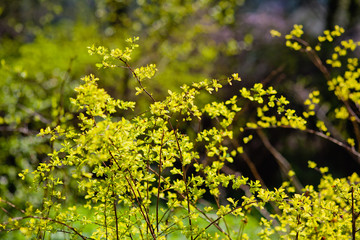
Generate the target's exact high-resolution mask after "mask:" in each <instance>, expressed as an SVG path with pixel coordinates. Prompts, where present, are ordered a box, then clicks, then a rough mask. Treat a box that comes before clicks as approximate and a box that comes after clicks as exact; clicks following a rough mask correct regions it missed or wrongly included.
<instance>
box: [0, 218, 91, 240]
mask: <svg viewBox="0 0 360 240" xmlns="http://www.w3.org/2000/svg"><path fill="white" fill-rule="evenodd" d="M27 218H33V219H40V220H48V221H50V222H54V223H57V224H60V225H63V226H65V227H67V228H69V229H70V230H72V231H73V232H74V233H75V234H76V235H78V236H79V237H81V238H82V239H84V240H85V239H88V237H85V236H83V235H81V234H80V233H79V232H78V231H77V230H76V229H75V228H74V227H72V226H69V225H67V224H66V223H63V222H60V221H58V220H56V219H52V218H49V217H38V216H25V217H15V218H12V219H11V220H12V221H20V220H24V219H27ZM2 224H3V225H6V224H8V222H5V223H2Z"/></svg>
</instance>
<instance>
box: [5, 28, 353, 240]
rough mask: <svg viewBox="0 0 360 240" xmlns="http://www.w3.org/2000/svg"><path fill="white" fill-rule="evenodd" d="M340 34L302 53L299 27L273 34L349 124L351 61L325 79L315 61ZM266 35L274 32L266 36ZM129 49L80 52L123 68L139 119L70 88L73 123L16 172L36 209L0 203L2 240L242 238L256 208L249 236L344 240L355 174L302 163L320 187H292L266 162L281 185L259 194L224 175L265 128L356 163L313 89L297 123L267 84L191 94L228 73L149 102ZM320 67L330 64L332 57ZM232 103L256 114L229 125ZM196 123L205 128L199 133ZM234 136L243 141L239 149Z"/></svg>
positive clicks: (253, 184) (129, 106)
mask: <svg viewBox="0 0 360 240" xmlns="http://www.w3.org/2000/svg"><path fill="white" fill-rule="evenodd" d="M342 32H343V29H341V28H340V27H336V28H335V30H334V31H325V32H324V36H320V37H319V44H318V45H316V46H315V48H312V47H310V45H309V44H308V43H307V42H305V41H304V40H302V39H301V38H300V37H301V35H302V33H303V32H302V27H301V26H297V25H295V27H294V30H293V31H292V32H291V33H290V34H288V35H286V37H285V38H286V39H287V41H286V45H287V46H289V47H291V48H293V49H294V50H296V51H299V50H302V51H304V52H305V53H307V54H308V55H309V56H310V59H311V60H312V61H314V63H315V65H316V66H317V67H318V68H319V69H320V70H321V71H322V72H323V73H324V75H325V77H326V78H327V79H328V85H329V90H330V91H333V92H334V94H335V96H336V97H337V98H338V100H339V103H340V104H342V106H341V107H340V108H336V109H335V110H334V111H335V117H336V118H337V119H342V120H344V121H350V122H351V123H353V124H356V126H357V124H358V119H359V118H358V116H357V114H356V111H354V110H353V108H355V107H356V106H357V104H358V101H359V100H358V89H359V88H358V83H357V81H356V80H357V79H358V78H359V74H360V73H359V70H358V68H357V59H355V58H346V61H347V68H346V69H345V72H344V75H341V74H340V73H339V74H338V75H337V76H334V77H331V75H330V73H329V72H328V71H327V69H326V67H325V66H324V65H323V64H322V62H321V60H320V58H319V57H318V55H317V54H316V51H318V50H319V49H320V48H321V46H320V44H321V43H322V42H324V41H331V40H332V39H333V38H334V37H337V36H339V35H341V33H342ZM272 34H273V35H279V34H278V33H277V32H274V31H272ZM137 40H138V39H137V38H132V39H128V40H127V42H128V47H126V48H125V49H123V50H121V49H111V50H110V49H107V48H105V47H103V46H98V47H96V46H92V47H89V53H90V54H98V55H100V56H101V57H102V62H101V63H98V64H97V66H98V67H99V68H118V67H124V68H126V69H127V70H128V71H130V72H131V74H132V76H133V77H134V79H135V81H136V82H137V83H138V87H137V88H136V95H139V94H145V95H146V96H147V97H148V99H149V107H148V110H147V111H145V112H138V111H137V104H136V102H132V101H125V100H120V99H114V98H112V97H111V96H110V95H109V94H108V93H107V92H106V91H105V90H104V89H102V88H100V87H99V86H98V84H97V82H98V81H99V79H98V78H96V77H95V76H94V75H87V76H85V77H84V78H83V79H82V80H83V83H82V85H80V86H78V87H76V88H75V91H76V92H77V96H76V98H73V99H71V102H72V104H73V106H74V107H75V108H76V112H77V113H76V115H77V119H78V123H77V125H75V126H71V125H66V124H62V125H58V126H56V127H54V128H50V127H48V128H46V129H43V130H41V132H40V134H39V135H40V136H43V137H46V136H48V137H49V141H50V142H51V146H53V148H54V150H53V152H52V153H50V154H49V156H50V159H49V160H48V161H47V162H42V163H40V164H39V165H38V167H37V169H36V170H34V171H33V172H31V173H29V170H27V169H25V170H23V172H22V173H19V176H20V177H21V178H22V179H25V178H29V179H31V181H32V182H33V189H34V190H38V189H40V190H41V191H42V192H43V194H44V198H43V201H42V202H41V203H30V202H29V203H28V204H27V208H26V209H24V210H23V209H20V208H17V207H16V206H15V205H13V204H12V203H10V202H9V201H7V200H5V199H0V200H1V203H2V207H3V208H4V211H5V212H6V210H5V207H7V208H9V207H10V208H16V209H18V211H19V215H18V216H12V217H10V218H9V219H8V220H7V221H6V222H4V223H2V225H1V227H2V228H3V229H4V231H14V230H20V232H21V233H22V234H23V235H25V236H26V237H33V238H35V237H36V238H52V237H56V236H58V235H56V233H63V234H66V235H67V236H69V237H70V238H74V239H88V238H89V239H167V238H171V237H172V236H174V235H173V234H175V233H176V232H180V233H181V235H183V236H185V237H186V238H188V239H192V240H195V239H219V238H222V239H249V236H248V234H247V233H245V232H244V231H243V230H244V227H245V226H246V224H247V222H248V220H247V219H248V218H249V216H250V214H251V212H253V211H257V212H258V213H259V214H260V215H261V221H260V224H261V226H262V230H261V231H260V232H259V237H260V238H261V239H271V237H276V238H281V239H343V238H347V239H348V238H352V239H355V238H356V235H357V234H358V233H357V232H358V216H359V213H360V211H359V207H358V205H359V204H358V203H359V201H360V194H359V190H360V189H359V181H360V178H359V176H358V175H357V174H355V173H354V174H353V175H351V176H349V177H347V178H335V179H334V178H333V177H332V176H331V175H330V174H328V173H327V172H328V169H327V168H326V167H320V168H318V167H317V166H316V163H314V162H311V161H310V162H309V167H310V168H313V169H315V170H318V171H319V172H320V173H321V174H322V179H321V182H320V184H319V185H318V186H317V187H314V186H313V185H308V186H305V187H304V188H302V187H301V185H300V184H299V183H298V180H297V178H296V175H295V172H294V171H293V170H292V169H291V166H290V165H289V163H288V162H287V161H286V160H284V159H281V156H279V155H278V156H277V160H278V161H279V162H280V161H282V163H283V171H284V172H285V173H286V174H287V176H288V179H289V180H288V181H285V182H283V184H282V185H281V186H280V187H279V188H275V189H274V190H269V189H266V188H265V187H264V186H263V185H262V184H261V182H260V180H255V181H252V180H249V179H248V178H247V177H245V176H242V175H239V174H237V173H236V172H233V171H232V170H231V168H229V167H228V166H229V164H232V163H234V162H236V161H237V159H238V158H239V157H240V156H241V155H242V154H243V148H242V146H243V145H244V144H247V143H248V142H250V141H251V139H252V138H253V136H252V135H251V134H250V133H249V132H250V131H251V130H258V133H259V135H260V136H263V137H266V136H264V135H262V134H263V133H262V132H261V129H266V128H292V129H297V130H300V131H303V132H309V133H312V134H315V135H317V136H319V137H322V138H324V139H326V140H329V141H332V142H334V143H335V144H337V145H338V146H340V147H343V148H345V149H347V150H349V151H350V152H351V153H353V154H354V155H355V156H357V157H358V156H359V153H358V151H357V150H356V149H355V143H356V142H357V143H358V141H355V140H354V139H353V138H351V135H352V133H349V138H348V139H347V140H346V141H344V140H342V139H337V138H335V137H333V136H332V134H331V133H330V132H329V131H328V130H327V127H326V125H325V123H324V122H322V121H320V120H317V116H316V108H315V105H316V104H319V102H320V99H319V96H320V92H319V91H317V90H314V91H312V92H311V93H310V94H309V99H308V100H306V101H305V106H307V109H306V111H304V112H303V113H302V114H299V113H297V111H296V110H295V109H292V108H290V107H289V106H290V104H289V103H290V102H289V100H288V99H286V98H285V97H284V96H282V95H279V94H278V93H277V91H276V90H275V89H274V88H273V87H264V86H263V84H261V83H256V84H254V86H253V87H251V88H245V87H244V88H241V89H240V95H239V96H238V95H234V96H231V97H230V98H228V99H227V100H225V101H212V102H210V103H207V104H205V105H204V106H200V104H199V100H198V99H199V98H200V97H201V96H202V95H204V94H212V93H214V92H218V91H219V90H220V89H221V88H223V86H225V85H232V84H236V82H239V81H241V79H240V77H239V76H238V74H237V73H234V74H232V76H231V77H229V78H227V79H223V80H216V79H212V80H204V81H201V82H196V83H193V84H191V85H183V86H181V88H180V90H179V91H168V95H167V97H165V98H164V99H162V100H158V99H156V96H154V95H153V94H152V93H151V92H149V91H148V90H147V89H146V87H145V86H146V81H148V80H149V79H152V78H153V77H154V75H155V74H156V71H157V69H156V66H155V65H154V64H150V65H147V66H144V67H139V68H133V67H132V66H131V64H130V61H131V54H132V52H133V50H134V49H136V47H138V45H137V43H136V41H137ZM358 45H359V44H358V43H354V42H352V41H350V40H349V41H343V42H341V45H340V46H337V47H335V52H336V53H335V54H338V55H341V56H343V55H344V57H345V56H346V53H347V52H348V51H350V50H354V49H355V48H356V47H357V46H358ZM326 62H327V63H328V64H330V65H332V66H333V67H341V66H342V65H341V62H339V61H338V57H336V56H335V55H333V56H332V58H331V59H329V60H327V61H326ZM240 98H243V99H246V100H248V101H251V102H253V103H254V104H256V105H257V106H258V107H257V120H256V121H255V122H247V123H246V124H245V125H244V126H240V127H239V126H237V122H236V119H237V118H238V116H239V115H240V114H241V110H242V106H241V105H240V103H241V102H240V101H239V99H240ZM204 118H208V119H211V120H212V121H213V122H214V124H213V125H211V126H210V127H205V125H203V124H202V121H203V119H204ZM311 118H312V119H313V120H314V119H315V121H316V128H314V129H312V128H310V127H309V126H308V120H309V119H311ZM354 126H355V125H354ZM354 128H355V127H354ZM243 132H245V133H249V134H247V135H246V136H245V137H244V138H243V139H242V141H240V140H239V134H240V133H243ZM356 134H357V133H356V132H355V135H356ZM346 142H347V143H346ZM269 148H271V145H270V146H269ZM273 151H274V155H276V154H279V153H277V152H276V150H275V149H273ZM74 185H75V186H77V188H78V191H79V192H78V194H79V195H80V196H81V200H78V199H76V202H75V204H74V202H73V201H68V200H69V199H71V197H72V193H71V192H70V191H69V189H70V188H69V186H74ZM239 192H241V194H239ZM271 209H273V213H271V212H272V211H271ZM228 215H233V216H234V217H236V219H237V221H238V225H240V229H239V230H238V229H232V228H230V227H229V224H228V222H227V216H228Z"/></svg>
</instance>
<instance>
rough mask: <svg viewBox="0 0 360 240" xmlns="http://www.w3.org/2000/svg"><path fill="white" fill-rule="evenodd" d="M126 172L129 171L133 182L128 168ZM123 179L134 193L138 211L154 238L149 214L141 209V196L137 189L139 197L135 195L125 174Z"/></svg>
mask: <svg viewBox="0 0 360 240" xmlns="http://www.w3.org/2000/svg"><path fill="white" fill-rule="evenodd" d="M128 172H129V176H130V178H131V181H132V182H134V179H133V178H132V176H131V173H130V171H129V170H128ZM125 179H126V181H127V182H128V184H129V186H130V189H131V191H132V192H133V195H134V197H135V199H136V201H137V203H138V205H139V208H140V212H141V214H142V215H143V218H144V220H145V221H146V225H147V226H148V229H149V230H150V233H151V235H152V237H153V239H156V235H155V232H154V229H153V228H152V225H151V222H150V219H149V216H148V214H147V213H146V211H144V210H143V208H144V206H143V205H142V202H141V199H140V200H139V198H141V195H140V193H139V191H138V194H139V198H138V196H137V195H136V192H135V190H134V188H133V186H132V184H131V182H130V181H129V179H128V178H127V177H126V176H125Z"/></svg>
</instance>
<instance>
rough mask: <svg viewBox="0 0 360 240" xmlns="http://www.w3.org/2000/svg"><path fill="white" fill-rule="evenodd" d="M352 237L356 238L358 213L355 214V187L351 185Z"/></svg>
mask: <svg viewBox="0 0 360 240" xmlns="http://www.w3.org/2000/svg"><path fill="white" fill-rule="evenodd" d="M350 191H351V237H352V240H356V239H355V235H356V225H355V223H356V218H357V216H356V214H355V208H354V187H351V190H350ZM358 216H359V215H358Z"/></svg>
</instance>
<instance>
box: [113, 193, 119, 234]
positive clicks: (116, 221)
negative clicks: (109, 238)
mask: <svg viewBox="0 0 360 240" xmlns="http://www.w3.org/2000/svg"><path fill="white" fill-rule="evenodd" d="M113 197H114V203H113V204H114V214H115V229H116V239H117V240H119V226H118V217H117V210H116V196H115V192H113Z"/></svg>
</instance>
